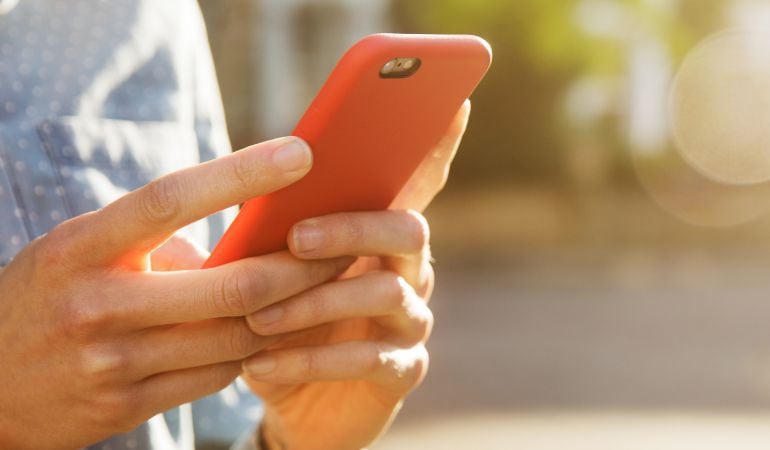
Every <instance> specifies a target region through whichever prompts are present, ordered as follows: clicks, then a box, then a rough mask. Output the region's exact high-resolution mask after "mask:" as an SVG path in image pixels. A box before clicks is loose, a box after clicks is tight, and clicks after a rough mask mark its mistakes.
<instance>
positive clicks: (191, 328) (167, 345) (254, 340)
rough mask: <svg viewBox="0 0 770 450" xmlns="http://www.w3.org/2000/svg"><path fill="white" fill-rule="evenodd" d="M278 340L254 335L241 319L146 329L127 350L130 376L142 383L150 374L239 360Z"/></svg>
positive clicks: (214, 320) (127, 375) (234, 318)
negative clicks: (129, 361) (130, 362)
mask: <svg viewBox="0 0 770 450" xmlns="http://www.w3.org/2000/svg"><path fill="white" fill-rule="evenodd" d="M277 341H278V338H277V337H264V336H260V335H257V334H255V333H253V332H252V331H251V329H249V326H248V325H247V324H246V320H245V319H244V318H242V317H233V318H225V319H213V320H206V321H202V322H195V323H186V324H182V325H178V326H175V327H170V328H157V329H154V330H148V331H147V332H146V333H143V334H142V335H140V337H139V338H138V339H136V340H135V341H134V344H133V345H132V347H131V349H130V350H129V356H128V357H129V359H130V360H131V361H133V362H134V363H133V364H130V365H129V367H130V370H129V373H126V374H125V376H126V377H129V379H132V380H141V379H144V378H147V377H149V376H151V375H155V374H158V373H163V372H172V371H176V370H181V369H189V368H193V367H201V366H208V365H212V364H217V363H223V362H228V361H240V360H242V359H244V358H246V357H247V356H250V355H253V354H254V353H256V352H258V351H260V350H262V349H264V348H267V347H268V346H270V345H272V344H274V343H275V342H277Z"/></svg>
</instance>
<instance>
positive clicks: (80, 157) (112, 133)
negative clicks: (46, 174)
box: [38, 117, 200, 216]
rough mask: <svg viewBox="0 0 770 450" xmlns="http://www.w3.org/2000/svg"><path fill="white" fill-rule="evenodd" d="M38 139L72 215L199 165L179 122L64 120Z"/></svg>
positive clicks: (190, 132)
mask: <svg viewBox="0 0 770 450" xmlns="http://www.w3.org/2000/svg"><path fill="white" fill-rule="evenodd" d="M38 134H39V135H40V139H41V141H42V143H43V146H44V148H45V150H46V152H48V155H49V157H50V159H51V161H52V162H53V164H54V166H55V170H56V175H57V178H58V179H57V183H58V184H59V185H60V186H61V188H62V190H63V193H64V197H65V202H66V207H67V208H68V209H69V211H68V212H69V213H70V214H71V215H73V216H74V215H79V214H83V213H86V212H89V211H93V210H96V209H99V208H101V207H103V206H105V205H106V204H108V203H110V202H111V201H113V200H115V199H116V198H118V197H120V196H122V195H124V194H125V193H127V192H129V191H132V190H134V189H136V188H138V187H140V186H142V185H144V184H146V183H148V182H149V181H151V180H153V179H155V178H158V177H160V176H162V175H165V174H168V173H170V172H173V171H175V170H179V169H181V168H184V167H188V166H191V165H195V164H198V163H199V162H200V156H199V153H198V145H197V139H196V135H195V130H194V129H193V127H192V126H184V125H182V124H179V123H177V122H133V121H126V120H115V119H105V118H92V117H61V118H57V119H51V120H46V121H44V122H42V123H40V125H39V126H38Z"/></svg>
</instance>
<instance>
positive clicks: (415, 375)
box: [243, 341, 428, 394]
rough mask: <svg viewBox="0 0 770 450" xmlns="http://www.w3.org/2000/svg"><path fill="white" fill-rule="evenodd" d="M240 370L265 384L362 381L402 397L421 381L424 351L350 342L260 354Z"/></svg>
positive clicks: (413, 348)
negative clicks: (389, 390)
mask: <svg viewBox="0 0 770 450" xmlns="http://www.w3.org/2000/svg"><path fill="white" fill-rule="evenodd" d="M243 370H244V373H245V374H246V375H247V376H248V377H249V378H251V379H253V380H255V381H262V382H268V383H276V384H301V383H310V382H315V381H340V380H364V381H370V382H373V383H376V384H379V385H382V386H388V387H390V388H392V389H393V391H394V392H397V393H401V394H403V393H404V392H407V391H409V390H411V389H413V388H414V387H416V386H417V385H418V384H419V383H420V381H422V379H423V378H424V376H425V373H426V372H427V370H428V352H427V351H426V350H425V347H424V346H423V345H417V346H415V347H411V348H407V349H401V348H397V347H394V346H392V345H388V344H383V343H379V342H373V341H352V342H343V343H339V344H333V345H326V346H318V347H300V348H291V349H283V350H275V351H268V352H262V353H259V354H258V355H256V356H254V357H252V358H249V359H247V360H246V361H244V363H243Z"/></svg>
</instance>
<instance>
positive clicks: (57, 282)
mask: <svg viewBox="0 0 770 450" xmlns="http://www.w3.org/2000/svg"><path fill="white" fill-rule="evenodd" d="M310 165H311V157H310V153H309V151H308V150H307V147H306V146H305V145H304V144H302V143H301V142H300V141H298V140H296V139H292V138H288V139H282V140H276V141H271V142H267V143H264V144H259V145H256V146H253V147H251V148H249V149H246V150H243V151H240V152H237V153H234V154H232V155H229V156H227V157H224V158H221V159H218V160H216V161H212V162H209V163H206V164H202V165H200V166H196V167H193V168H190V169H187V170H183V171H181V172H177V173H174V174H171V175H169V176H167V177H164V178H161V179H159V180H156V181H154V182H152V183H150V184H148V185H147V186H145V187H143V188H141V189H139V190H137V191H135V192H132V193H130V194H128V195H126V196H125V197H123V198H121V199H119V200H117V201H116V202H114V203H112V204H110V205H108V206H106V207H105V208H104V209H102V210H100V211H97V212H94V213H90V214H86V215H83V216H79V217H76V218H74V219H72V220H69V221H67V222H65V223H62V224H61V225H59V226H57V227H56V228H54V229H53V230H51V232H50V233H48V234H47V235H46V236H44V237H42V238H40V239H37V240H35V241H34V242H32V243H31V244H30V245H29V246H27V248H25V249H24V250H23V251H22V252H21V253H20V254H19V255H17V257H16V258H15V259H14V261H13V262H12V263H11V264H10V265H8V266H7V267H6V268H5V269H4V270H3V271H2V272H0V297H1V298H0V361H2V362H3V368H4V370H3V371H2V372H0V404H2V407H0V448H13V449H24V448H33V449H38V448H46V449H56V448H62V449H64V448H78V447H83V446H86V445H88V444H91V443H93V442H95V441H98V440H100V439H103V438H105V437H108V436H110V435H113V434H116V433H118V432H125V431H128V430H130V429H132V428H133V427H135V426H136V425H138V424H140V423H141V422H143V421H145V420H146V419H148V418H149V417H151V416H153V415H155V414H157V413H159V412H162V411H165V410H167V409H168V408H171V407H173V406H176V405H179V404H182V403H185V402H188V401H191V400H194V399H197V398H199V397H201V396H203V395H206V394H208V393H212V392H215V391H217V390H220V389H222V388H223V387H224V386H226V385H227V384H229V383H230V382H231V381H232V380H233V379H234V378H235V377H236V376H237V375H238V373H239V372H240V366H241V360H242V359H243V358H245V357H247V356H249V355H251V354H253V353H255V352H257V351H259V350H260V349H262V348H265V347H266V346H268V345H270V344H272V343H274V342H275V338H265V337H260V336H257V335H254V334H253V333H251V332H250V330H249V328H248V326H247V325H246V322H245V320H244V319H243V316H245V315H247V314H249V313H251V312H254V311H257V310H259V309H261V308H263V307H265V306H266V305H269V304H271V303H274V302H276V301H279V300H282V299H285V298H287V297H290V296H292V295H295V294H298V293H299V292H302V291H304V290H306V289H308V288H310V287H312V286H315V285H318V284H320V283H322V282H324V281H326V280H329V279H331V278H334V277H336V276H338V275H339V274H340V273H342V272H343V271H344V270H345V269H346V268H347V267H348V265H349V264H350V262H351V261H352V260H351V259H350V258H333V259H322V260H315V261H301V260H298V259H296V258H294V257H292V256H291V255H290V254H289V253H288V252H282V253H277V254H273V255H268V256H264V257H259V258H250V259H245V260H242V261H239V262H236V263H233V264H229V265H225V266H221V267H217V268H213V269H208V270H196V271H184V270H181V271H169V272H153V271H151V270H150V257H149V255H150V254H151V253H152V252H153V251H154V250H155V249H156V248H158V247H159V246H161V245H162V244H163V243H164V242H166V240H168V239H169V237H170V236H171V235H172V234H173V233H175V232H176V231H177V230H178V229H179V228H181V227H183V226H185V225H187V224H189V223H191V222H193V221H195V220H198V219H200V218H203V217H205V216H207V215H209V214H211V213H213V212H216V211H219V210H221V209H224V208H226V207H229V206H231V205H234V204H238V203H240V202H243V201H245V200H247V199H249V198H251V197H254V196H257V195H261V194H264V193H267V192H270V191H274V190H276V189H279V188H282V187H284V186H286V185H288V184H290V183H292V182H294V181H296V180H297V179H299V178H301V177H302V176H303V175H304V174H305V173H306V172H307V171H308V169H309V167H310ZM179 243H180V240H179V238H175V239H172V240H171V241H168V243H166V244H165V245H164V246H162V247H161V249H160V250H158V251H157V252H155V253H153V255H152V259H153V262H154V263H156V264H157V265H158V267H159V268H165V269H178V268H189V267H191V266H193V267H195V266H197V264H199V262H200V260H199V259H196V257H195V255H194V254H193V253H194V252H193V253H190V252H189V248H188V250H186V251H184V252H181V253H180V252H179V251H178V250H179ZM182 247H184V246H182ZM175 248H176V250H174V249H175ZM180 254H186V255H187V256H184V257H180ZM164 258H165V259H164ZM198 258H200V256H198ZM175 260H176V262H174V261H175Z"/></svg>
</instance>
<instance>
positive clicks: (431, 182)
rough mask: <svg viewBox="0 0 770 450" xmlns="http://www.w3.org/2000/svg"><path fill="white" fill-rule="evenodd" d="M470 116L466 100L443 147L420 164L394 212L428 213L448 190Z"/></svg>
mask: <svg viewBox="0 0 770 450" xmlns="http://www.w3.org/2000/svg"><path fill="white" fill-rule="evenodd" d="M470 113H471V102H470V100H466V101H465V103H463V105H462V107H460V110H459V111H457V114H456V115H455V118H454V120H453V121H452V123H451V124H450V125H449V128H448V129H447V131H446V133H445V134H444V136H443V137H442V138H441V140H440V141H439V143H438V144H436V146H435V147H434V148H433V151H432V152H431V153H429V154H428V156H426V157H425V159H424V160H423V161H422V162H421V163H420V165H419V166H418V168H417V170H415V172H414V173H413V174H412V176H411V177H410V178H409V181H408V182H407V183H406V185H405V186H404V187H403V188H402V189H401V192H399V194H398V195H397V196H396V199H395V200H394V201H393V203H392V204H391V209H414V210H416V211H424V210H425V208H427V207H428V205H429V204H430V202H431V201H432V200H433V198H434V197H435V196H436V194H438V193H439V192H440V191H441V189H443V188H444V185H445V184H446V181H447V179H448V178H449V169H450V166H451V164H452V161H453V160H454V158H455V156H456V155H457V150H458V149H459V148H460V143H461V141H462V137H463V135H464V134H465V131H466V129H467V127H468V119H469V117H470Z"/></svg>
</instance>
